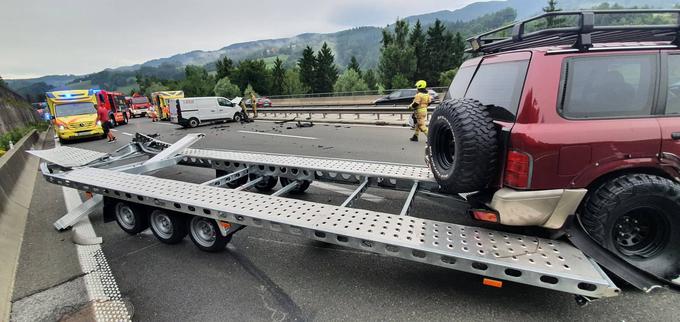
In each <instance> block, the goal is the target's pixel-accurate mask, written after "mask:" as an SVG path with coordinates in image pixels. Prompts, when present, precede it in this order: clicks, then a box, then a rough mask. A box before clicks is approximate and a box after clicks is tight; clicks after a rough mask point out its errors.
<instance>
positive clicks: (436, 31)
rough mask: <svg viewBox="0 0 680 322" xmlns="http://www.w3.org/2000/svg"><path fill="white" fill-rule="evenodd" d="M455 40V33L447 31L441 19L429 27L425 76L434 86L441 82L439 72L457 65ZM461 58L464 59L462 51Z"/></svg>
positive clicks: (424, 66)
mask: <svg viewBox="0 0 680 322" xmlns="http://www.w3.org/2000/svg"><path fill="white" fill-rule="evenodd" d="M454 41H455V37H454V35H453V34H452V33H451V32H448V31H446V26H444V24H443V23H442V22H441V21H440V20H439V19H437V20H435V22H434V24H432V26H430V27H429V28H428V29H427V36H426V39H425V57H426V58H425V62H424V64H423V76H424V77H423V78H424V79H425V80H427V81H428V83H430V84H432V86H437V85H438V84H439V74H441V73H442V72H444V71H447V70H450V69H453V68H455V67H456V59H457V54H456V52H455V51H456V49H455V46H454ZM463 46H465V44H463ZM459 58H460V60H462V53H461V54H460V57H459Z"/></svg>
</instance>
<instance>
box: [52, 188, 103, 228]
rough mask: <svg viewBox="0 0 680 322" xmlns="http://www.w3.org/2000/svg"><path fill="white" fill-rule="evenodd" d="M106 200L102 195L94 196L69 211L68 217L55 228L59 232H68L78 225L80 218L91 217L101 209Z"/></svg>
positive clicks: (65, 216) (56, 224) (60, 220)
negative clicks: (96, 210)
mask: <svg viewBox="0 0 680 322" xmlns="http://www.w3.org/2000/svg"><path fill="white" fill-rule="evenodd" d="M103 200H104V198H103V197H102V196H101V195H94V196H92V198H90V199H89V200H87V201H85V202H83V203H82V204H80V206H78V207H76V208H75V209H73V210H71V211H69V212H68V213H67V214H66V215H64V216H63V217H61V218H59V220H57V221H55V222H54V228H56V229H57V230H59V231H62V230H66V229H68V228H70V227H72V226H73V225H74V224H75V223H77V222H78V221H79V220H80V218H83V217H84V216H88V215H90V214H91V213H92V212H94V210H95V209H98V208H99V207H101V206H102V205H103V204H104V203H103Z"/></svg>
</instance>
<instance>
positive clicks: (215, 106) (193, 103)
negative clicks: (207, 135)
mask: <svg viewBox="0 0 680 322" xmlns="http://www.w3.org/2000/svg"><path fill="white" fill-rule="evenodd" d="M169 108H170V122H171V123H175V124H179V125H181V126H184V127H197V126H199V125H201V124H205V123H212V122H223V121H228V120H233V121H236V122H238V121H240V120H241V119H242V118H243V115H242V114H241V113H242V111H241V107H240V106H238V105H236V104H234V103H233V102H231V101H229V100H228V99H226V98H224V97H191V98H179V99H176V100H175V102H174V104H169Z"/></svg>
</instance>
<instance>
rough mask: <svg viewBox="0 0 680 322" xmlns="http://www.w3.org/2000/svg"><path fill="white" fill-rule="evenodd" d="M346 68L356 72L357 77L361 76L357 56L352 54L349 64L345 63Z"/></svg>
mask: <svg viewBox="0 0 680 322" xmlns="http://www.w3.org/2000/svg"><path fill="white" fill-rule="evenodd" d="M347 69H348V70H349V69H352V70H354V71H355V72H357V74H359V77H361V75H362V73H361V67H359V62H358V61H357V58H356V57H355V56H352V58H351V59H350V60H349V65H347Z"/></svg>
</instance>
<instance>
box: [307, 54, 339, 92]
mask: <svg viewBox="0 0 680 322" xmlns="http://www.w3.org/2000/svg"><path fill="white" fill-rule="evenodd" d="M337 80H338V68H337V67H335V56H333V51H331V48H330V47H328V44H327V43H326V42H324V43H323V45H322V46H321V49H320V50H319V52H318V53H317V54H316V83H315V84H314V85H315V86H313V87H312V88H313V89H314V92H316V93H330V92H332V91H333V85H335V82H336V81H337Z"/></svg>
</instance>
